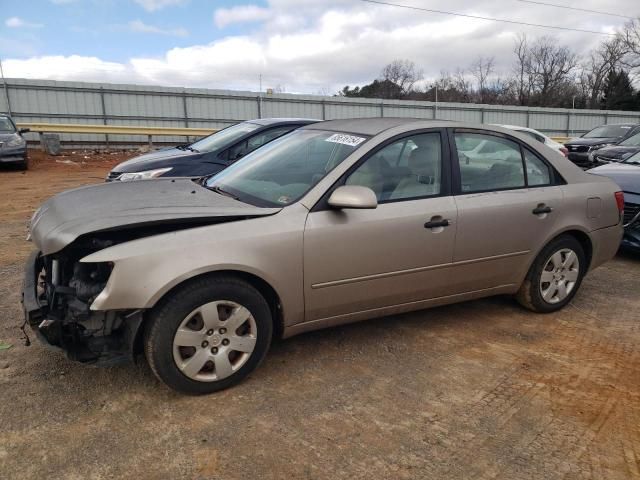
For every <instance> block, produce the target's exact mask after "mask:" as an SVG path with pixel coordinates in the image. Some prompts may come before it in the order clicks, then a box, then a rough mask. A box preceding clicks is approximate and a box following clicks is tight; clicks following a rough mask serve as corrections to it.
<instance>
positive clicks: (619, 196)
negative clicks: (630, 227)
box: [614, 192, 624, 214]
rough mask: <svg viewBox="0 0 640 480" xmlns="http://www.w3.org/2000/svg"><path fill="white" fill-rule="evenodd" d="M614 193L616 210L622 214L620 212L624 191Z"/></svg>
mask: <svg viewBox="0 0 640 480" xmlns="http://www.w3.org/2000/svg"><path fill="white" fill-rule="evenodd" d="M614 195H615V196H616V203H617V204H618V211H619V212H620V214H622V212H624V193H622V192H616V193H615V194H614Z"/></svg>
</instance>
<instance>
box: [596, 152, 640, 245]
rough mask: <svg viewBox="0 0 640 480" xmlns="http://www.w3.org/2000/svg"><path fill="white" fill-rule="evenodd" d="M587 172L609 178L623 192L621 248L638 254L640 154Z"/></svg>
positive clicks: (639, 233)
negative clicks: (622, 235)
mask: <svg viewBox="0 0 640 480" xmlns="http://www.w3.org/2000/svg"><path fill="white" fill-rule="evenodd" d="M588 172H589V173H594V174H596V175H603V176H605V177H609V178H610V179H612V180H613V181H614V182H616V183H617V184H618V186H619V187H620V189H621V190H622V191H623V192H624V215H623V224H624V237H623V238H622V246H623V247H626V248H629V249H633V250H636V251H638V252H640V152H638V153H636V154H634V155H632V156H630V157H627V158H626V159H624V160H622V161H621V162H619V163H608V164H606V165H601V166H599V167H595V168H593V169H591V170H588Z"/></svg>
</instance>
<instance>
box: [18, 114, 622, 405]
mask: <svg viewBox="0 0 640 480" xmlns="http://www.w3.org/2000/svg"><path fill="white" fill-rule="evenodd" d="M479 142H484V145H485V146H484V147H483V149H482V152H481V153H478V154H477V155H476V154H474V153H473V152H474V149H473V146H474V145H477V144H478V143H479ZM622 206H623V196H622V193H621V192H619V188H618V187H617V186H616V185H615V184H614V183H613V182H612V181H611V180H609V179H607V178H604V177H600V176H596V175H591V174H588V173H584V172H583V171H582V170H580V169H579V168H578V167H576V166H575V165H573V164H572V163H571V162H569V161H567V160H565V159H563V158H561V157H560V156H558V155H557V154H556V153H555V152H553V151H552V150H550V149H548V148H547V147H546V146H544V145H543V144H541V143H540V142H537V141H535V140H533V139H531V138H530V137H527V136H525V135H522V134H519V133H517V132H514V131H511V130H507V129H503V128H500V127H491V126H481V125H474V124H457V123H453V122H442V121H424V120H415V119H394V118H376V119H357V120H335V121H327V122H321V123H317V124H314V125H310V126H307V127H303V128H301V129H299V130H296V131H294V132H292V133H289V134H288V135H286V136H284V137H282V138H280V139H278V140H275V141H273V142H271V143H269V144H268V145H267V146H265V147H262V148H261V149H258V150H256V151H255V152H253V153H251V154H249V155H248V156H246V157H245V158H243V159H242V160H240V161H239V162H237V163H236V164H234V165H233V166H231V167H230V168H228V169H227V170H225V171H223V172H221V173H220V174H218V175H216V176H214V177H212V178H209V179H208V180H206V181H203V182H200V183H196V182H193V181H191V180H187V179H173V180H171V179H166V180H162V179H161V180H155V181H142V182H135V183H114V184H104V185H96V186H89V187H84V188H79V189H76V190H71V191H67V192H64V193H61V194H59V195H57V196H55V197H53V198H52V199H50V200H49V201H47V202H46V203H45V204H44V205H42V207H40V209H39V210H38V211H37V212H36V213H35V215H34V217H33V219H32V222H31V237H32V239H33V242H34V243H35V245H36V247H37V250H36V251H35V252H34V253H33V255H32V256H31V257H30V259H29V262H28V265H27V273H26V278H25V285H24V295H23V296H24V300H23V303H24V309H25V315H26V320H27V322H28V323H29V324H30V325H31V327H32V328H33V329H34V330H36V331H37V333H38V336H39V337H40V338H41V339H43V340H44V341H45V342H47V343H49V344H51V345H55V346H58V347H60V348H62V349H64V350H65V351H66V352H67V354H68V355H69V357H71V358H73V359H76V360H80V361H83V362H95V363H103V364H105V363H106V364H109V363H114V362H119V361H123V360H128V359H131V358H132V357H133V356H134V355H135V354H136V352H138V351H144V353H145V355H146V358H147V360H148V362H149V364H150V365H151V368H152V369H153V371H154V372H155V374H156V375H157V376H158V378H160V379H161V380H162V381H164V382H165V383H166V384H167V385H169V386H170V387H172V388H174V389H176V390H179V391H182V392H186V393H192V394H198V393H208V392H213V391H216V390H220V389H222V388H226V387H229V386H230V385H233V384H235V383H237V382H238V381H240V380H241V379H242V378H243V377H245V376H246V375H247V374H248V373H249V372H251V371H252V370H254V369H255V368H256V367H257V366H258V364H259V363H260V362H261V361H262V359H263V358H264V356H265V354H266V353H267V350H268V348H269V345H270V343H271V341H272V338H273V337H275V336H279V337H290V336H292V335H296V334H298V333H302V332H306V331H309V330H315V329H319V328H325V327H330V326H334V325H339V324H343V323H348V322H355V321H359V320H365V319H369V318H373V317H379V316H383V315H391V314H396V313H400V312H407V311H411V310H418V309H423V308H427V307H432V306H436V305H444V304H449V303H454V302H461V301H465V300H471V299H475V298H481V297H486V296H490V295H497V294H512V295H514V296H515V298H516V299H517V300H518V301H519V302H520V303H521V304H522V305H523V306H524V307H526V308H528V309H530V310H532V311H534V312H541V313H545V312H553V311H556V310H558V309H560V308H562V307H564V306H565V305H567V303H569V302H570V301H571V299H572V298H573V296H574V295H575V294H576V292H577V291H578V289H579V287H580V283H581V281H582V279H583V278H584V275H586V274H587V272H588V271H589V270H591V269H593V268H595V267H597V266H598V265H600V264H602V263H603V262H605V261H607V260H609V259H610V258H611V257H612V256H613V255H614V254H615V253H616V250H617V249H618V245H619V243H620V239H621V237H622V233H623V228H622V222H621V218H622V217H621V212H622Z"/></svg>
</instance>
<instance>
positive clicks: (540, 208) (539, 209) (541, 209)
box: [531, 203, 553, 215]
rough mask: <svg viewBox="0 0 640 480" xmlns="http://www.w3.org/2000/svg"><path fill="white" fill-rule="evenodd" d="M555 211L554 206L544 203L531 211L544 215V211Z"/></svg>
mask: <svg viewBox="0 0 640 480" xmlns="http://www.w3.org/2000/svg"><path fill="white" fill-rule="evenodd" d="M551 212H553V208H551V207H549V206H548V205H545V204H544V203H540V204H539V205H538V206H537V207H536V208H534V209H533V210H532V211H531V213H533V214H534V215H542V214H543V213H551Z"/></svg>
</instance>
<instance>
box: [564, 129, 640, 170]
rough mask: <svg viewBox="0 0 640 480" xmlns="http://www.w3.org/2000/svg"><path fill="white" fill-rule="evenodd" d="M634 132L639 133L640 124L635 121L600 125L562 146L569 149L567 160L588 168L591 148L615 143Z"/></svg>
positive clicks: (594, 148) (595, 148) (590, 163)
mask: <svg viewBox="0 0 640 480" xmlns="http://www.w3.org/2000/svg"><path fill="white" fill-rule="evenodd" d="M636 133H640V125H638V124H636V123H617V124H612V125H601V126H599V127H596V128H594V129H593V130H590V131H589V132H587V133H585V134H584V135H582V136H581V137H579V138H572V139H571V140H569V141H568V142H567V143H565V144H564V146H565V147H566V148H567V150H568V151H569V160H571V161H572V162H573V163H575V164H576V165H578V166H579V167H583V168H588V167H591V166H593V164H592V162H591V160H590V159H589V153H590V152H591V151H592V150H597V149H600V148H603V147H607V146H609V145H615V144H617V143H619V142H621V141H623V140H625V139H627V138H629V137H631V136H633V135H635V134H636Z"/></svg>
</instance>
